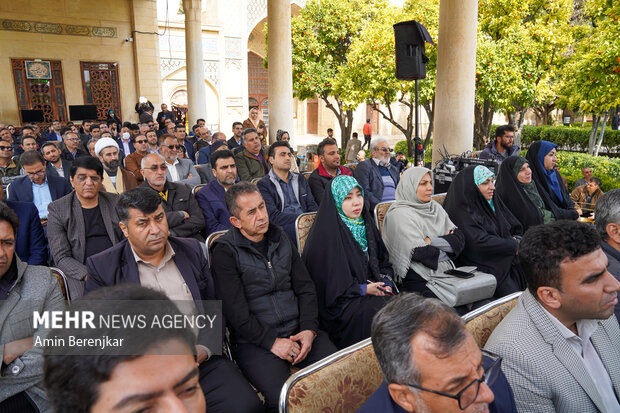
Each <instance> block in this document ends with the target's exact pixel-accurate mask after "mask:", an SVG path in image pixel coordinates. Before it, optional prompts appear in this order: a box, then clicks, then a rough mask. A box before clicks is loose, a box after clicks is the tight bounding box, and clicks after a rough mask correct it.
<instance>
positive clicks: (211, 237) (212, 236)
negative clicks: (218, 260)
mask: <svg viewBox="0 0 620 413" xmlns="http://www.w3.org/2000/svg"><path fill="white" fill-rule="evenodd" d="M227 232H228V230H224V231H215V232H213V233H211V234H209V236H208V237H207V240H206V241H205V246H206V247H207V263H208V264H209V267H210V266H211V252H210V251H209V248H211V245H213V242H214V241H215V240H216V239H218V238H219V237H221V236H222V235H224V234H226V233H227Z"/></svg>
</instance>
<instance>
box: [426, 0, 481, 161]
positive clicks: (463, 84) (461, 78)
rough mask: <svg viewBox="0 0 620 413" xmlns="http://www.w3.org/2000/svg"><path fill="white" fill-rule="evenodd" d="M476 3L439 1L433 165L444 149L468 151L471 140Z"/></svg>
mask: <svg viewBox="0 0 620 413" xmlns="http://www.w3.org/2000/svg"><path fill="white" fill-rule="evenodd" d="M477 22H478V0H441V2H440V3H439V39H438V44H437V88H436V94H435V104H436V107H435V119H434V121H435V133H434V137H433V165H434V164H435V162H436V161H438V160H439V159H441V157H440V156H439V150H442V151H443V148H444V145H445V147H446V148H447V150H448V152H450V154H460V153H462V152H464V151H468V150H471V149H472V147H473V140H474V96H475V92H476V89H475V87H476V85H475V78H476V31H477Z"/></svg>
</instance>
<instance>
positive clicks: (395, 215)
mask: <svg viewBox="0 0 620 413" xmlns="http://www.w3.org/2000/svg"><path fill="white" fill-rule="evenodd" d="M426 174H429V175H430V177H431V180H432V179H433V175H432V173H431V171H430V169H427V168H422V167H415V168H409V169H407V170H406V171H405V172H404V173H403V175H402V177H401V178H400V182H399V183H398V187H397V188H396V201H395V202H394V203H393V204H392V206H390V209H389V210H388V211H387V213H386V214H385V219H384V221H383V230H382V238H383V242H384V243H385V246H386V247H387V250H388V253H389V254H390V261H391V262H392V267H393V268H394V273H395V275H396V278H397V279H398V280H402V279H403V278H404V277H405V275H407V271H408V270H409V268H412V269H413V270H414V271H415V272H416V273H418V274H419V275H420V276H421V277H422V278H424V279H426V280H428V279H429V278H430V276H431V275H432V274H433V273H435V271H433V270H432V269H430V268H428V267H426V266H424V265H423V264H421V263H419V262H416V261H412V260H411V251H412V250H413V249H415V248H418V247H424V246H426V245H427V244H426V242H424V238H426V237H429V238H431V237H439V236H442V235H446V234H448V233H449V232H450V231H451V230H453V229H454V228H456V226H455V225H454V224H453V223H452V221H450V217H448V214H447V213H446V211H444V209H443V208H442V206H441V205H439V204H438V203H437V202H436V201H434V200H432V199H431V201H430V202H426V203H424V202H422V201H420V199H419V198H418V195H417V190H418V186H419V185H420V181H421V180H422V178H424V176H425V175H426ZM450 268H452V265H451V263H450V261H443V262H440V263H439V265H438V268H437V272H443V271H445V270H447V269H450Z"/></svg>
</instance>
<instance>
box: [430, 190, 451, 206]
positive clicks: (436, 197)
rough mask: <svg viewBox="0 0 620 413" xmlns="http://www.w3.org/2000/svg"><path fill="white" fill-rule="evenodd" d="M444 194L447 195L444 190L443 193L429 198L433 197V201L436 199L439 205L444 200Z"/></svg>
mask: <svg viewBox="0 0 620 413" xmlns="http://www.w3.org/2000/svg"><path fill="white" fill-rule="evenodd" d="M446 195H448V193H447V192H444V193H443V194H435V195H433V196H432V197H431V198H432V199H433V201H436V202H438V203H439V205H442V206H443V201H445V200H446Z"/></svg>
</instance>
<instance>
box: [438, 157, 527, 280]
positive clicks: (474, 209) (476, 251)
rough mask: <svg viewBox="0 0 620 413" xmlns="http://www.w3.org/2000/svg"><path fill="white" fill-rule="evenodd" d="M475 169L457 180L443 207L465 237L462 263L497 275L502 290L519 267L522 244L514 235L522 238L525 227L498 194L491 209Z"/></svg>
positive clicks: (461, 174) (463, 173)
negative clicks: (508, 277)
mask: <svg viewBox="0 0 620 413" xmlns="http://www.w3.org/2000/svg"><path fill="white" fill-rule="evenodd" d="M504 162H505V161H504ZM474 169H475V166H469V167H467V168H465V169H464V170H462V171H461V172H459V174H458V175H457V176H456V177H455V178H454V181H453V182H452V184H451V185H450V188H449V189H448V194H447V195H446V199H445V201H444V203H443V207H444V209H445V210H446V212H447V213H448V215H449V216H450V219H451V220H452V222H454V224H456V226H458V227H459V228H460V229H461V230H462V231H463V233H464V234H465V239H466V243H465V249H464V250H463V253H462V254H461V256H460V259H459V261H460V263H462V264H465V265H475V266H476V267H478V269H479V270H481V271H483V272H487V273H490V274H493V275H495V277H497V290H501V286H500V284H501V283H502V282H503V281H504V280H505V279H506V277H507V276H508V275H509V273H510V272H511V271H512V269H513V267H514V265H513V264H516V252H517V246H518V242H517V240H515V239H514V238H513V236H514V235H522V234H523V228H522V226H521V224H520V223H519V221H518V220H517V219H516V218H515V217H514V215H513V214H512V213H511V212H510V211H509V210H508V208H506V205H505V204H504V202H502V200H501V198H500V197H499V196H498V194H497V193H495V194H494V195H493V205H494V206H495V211H493V210H492V209H491V206H490V205H489V202H487V200H486V199H485V198H484V196H483V195H482V193H480V190H479V189H478V186H477V185H476V183H475V181H474ZM517 272H518V270H517Z"/></svg>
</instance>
